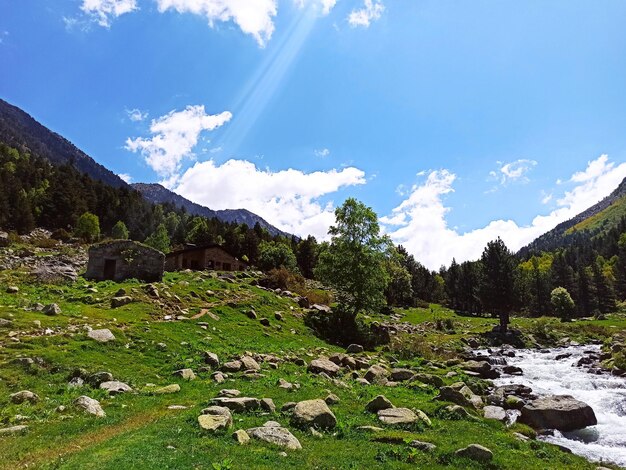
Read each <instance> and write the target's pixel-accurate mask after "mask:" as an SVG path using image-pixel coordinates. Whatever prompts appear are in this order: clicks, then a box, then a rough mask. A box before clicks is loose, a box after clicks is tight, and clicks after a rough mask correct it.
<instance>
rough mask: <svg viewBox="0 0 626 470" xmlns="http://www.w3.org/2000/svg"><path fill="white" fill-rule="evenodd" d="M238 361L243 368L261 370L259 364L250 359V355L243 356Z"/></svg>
mask: <svg viewBox="0 0 626 470" xmlns="http://www.w3.org/2000/svg"><path fill="white" fill-rule="evenodd" d="M240 361H241V364H242V366H243V369H244V370H253V371H255V372H258V371H260V370H261V366H260V365H259V363H258V362H257V361H255V360H254V359H252V358H251V357H250V356H243V357H242V358H241V359H240Z"/></svg>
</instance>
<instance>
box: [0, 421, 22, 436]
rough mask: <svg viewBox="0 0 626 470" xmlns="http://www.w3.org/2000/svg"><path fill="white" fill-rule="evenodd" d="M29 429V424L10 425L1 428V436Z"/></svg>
mask: <svg viewBox="0 0 626 470" xmlns="http://www.w3.org/2000/svg"><path fill="white" fill-rule="evenodd" d="M27 430H28V426H26V425H25V424H20V425H18V426H9V427H8V428H2V429H0V436H7V435H9V434H21V433H23V432H26V431H27Z"/></svg>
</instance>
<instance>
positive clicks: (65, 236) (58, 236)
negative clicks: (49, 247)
mask: <svg viewBox="0 0 626 470" xmlns="http://www.w3.org/2000/svg"><path fill="white" fill-rule="evenodd" d="M50 238H52V239H53V240H59V241H62V242H67V241H68V240H69V239H70V238H72V234H71V233H69V232H68V231H67V230H65V229H64V228H59V229H56V230H55V231H54V232H52V235H50Z"/></svg>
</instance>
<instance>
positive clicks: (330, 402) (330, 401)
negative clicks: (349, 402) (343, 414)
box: [324, 393, 341, 406]
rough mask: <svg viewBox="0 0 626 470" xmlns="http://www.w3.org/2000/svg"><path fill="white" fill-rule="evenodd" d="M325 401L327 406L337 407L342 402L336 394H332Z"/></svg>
mask: <svg viewBox="0 0 626 470" xmlns="http://www.w3.org/2000/svg"><path fill="white" fill-rule="evenodd" d="M324 401H325V402H326V404H327V405H329V406H330V405H336V404H337V403H339V402H340V401H341V400H340V399H339V397H338V396H337V395H335V394H334V393H330V394H329V395H328V396H327V397H326V398H324Z"/></svg>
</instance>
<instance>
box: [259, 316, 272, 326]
mask: <svg viewBox="0 0 626 470" xmlns="http://www.w3.org/2000/svg"><path fill="white" fill-rule="evenodd" d="M259 323H260V324H261V325H263V326H270V320H269V318H261V319H260V320H259Z"/></svg>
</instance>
